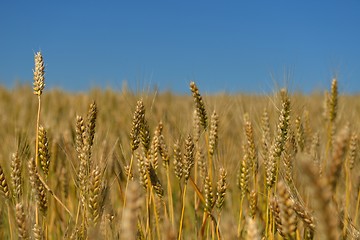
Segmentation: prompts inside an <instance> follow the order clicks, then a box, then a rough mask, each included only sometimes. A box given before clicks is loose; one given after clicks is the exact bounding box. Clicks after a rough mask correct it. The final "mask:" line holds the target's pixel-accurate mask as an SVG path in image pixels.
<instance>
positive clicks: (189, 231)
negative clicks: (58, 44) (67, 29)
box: [0, 53, 360, 239]
mask: <svg viewBox="0 0 360 240" xmlns="http://www.w3.org/2000/svg"><path fill="white" fill-rule="evenodd" d="M34 60H35V66H34V81H33V82H32V83H29V84H27V85H21V86H17V87H15V88H13V89H11V90H10V89H6V88H0V124H1V126H2V130H1V131H0V136H1V139H2V144H0V192H1V199H0V201H1V202H2V204H1V208H0V239H360V232H359V224H360V223H359V207H360V206H359V205H360V192H359V190H360V188H359V186H360V171H359V169H360V164H359V163H358V162H359V154H358V151H359V146H358V144H359V143H358V142H359V139H358V130H359V126H358V122H359V121H358V120H359V117H360V101H359V100H360V97H359V96H350V95H343V94H342V93H341V92H340V93H339V92H338V88H339V87H338V85H340V86H341V80H338V79H336V78H334V79H330V80H329V89H328V90H327V91H325V93H313V94H310V95H305V94H301V93H295V92H293V93H291V92H288V91H287V90H286V89H285V88H283V89H278V90H274V93H273V94H268V95H250V94H249V95H246V94H233V95H229V94H214V95H206V94H202V93H201V89H199V88H198V86H197V85H196V83H194V82H191V83H189V94H185V95H176V94H173V93H171V92H161V93H159V92H157V91H146V92H139V93H134V92H131V91H129V90H127V89H126V88H123V89H122V90H121V91H113V90H110V89H108V90H99V89H93V90H91V91H89V92H86V93H67V92H64V91H60V90H47V89H46V87H45V85H46V80H45V77H46V75H45V67H44V60H43V58H42V55H41V53H37V54H36V55H35V58H34ZM30 84H33V86H30Z"/></svg>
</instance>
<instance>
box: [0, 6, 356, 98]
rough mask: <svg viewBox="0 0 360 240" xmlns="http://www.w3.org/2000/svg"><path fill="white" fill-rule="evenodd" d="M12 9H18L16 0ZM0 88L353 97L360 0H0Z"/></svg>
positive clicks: (14, 7)
mask: <svg viewBox="0 0 360 240" xmlns="http://www.w3.org/2000/svg"><path fill="white" fill-rule="evenodd" d="M15 2H16V3H15ZM0 49H1V54H0V83H1V84H2V85H6V86H13V85H14V83H15V82H16V81H22V82H24V81H27V82H30V84H31V83H32V68H33V54H34V52H36V51H38V50H41V51H42V52H43V56H44V59H45V62H46V84H47V87H50V88H51V87H60V88H62V89H65V90H71V91H79V90H81V91H82V90H88V89H90V88H91V87H94V86H103V87H112V88H114V89H120V88H121V86H122V82H123V81H124V80H127V82H128V85H129V87H130V88H132V89H135V90H142V89H144V88H146V86H149V85H150V86H153V85H157V86H159V88H160V89H161V90H173V91H175V92H188V83H189V82H190V81H191V80H195V81H196V82H197V83H198V85H199V86H200V88H201V90H202V91H203V92H209V93H211V92H217V91H229V92H237V91H240V92H252V93H266V92H271V91H272V90H273V89H276V88H277V86H276V84H277V83H279V84H280V87H281V86H283V83H284V75H286V76H287V77H285V78H286V79H287V82H288V86H290V87H291V88H292V89H293V90H301V91H305V92H309V91H312V90H323V89H325V88H328V87H329V85H330V82H331V77H332V76H333V75H334V74H337V75H338V77H339V85H340V90H341V91H343V92H349V93H354V92H360V1H340V0H339V1H313V0H312V1H289V0H286V1H285V0H279V1H277V0H275V1H197V0H192V1H185V0H184V1H1V3H0Z"/></svg>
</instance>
